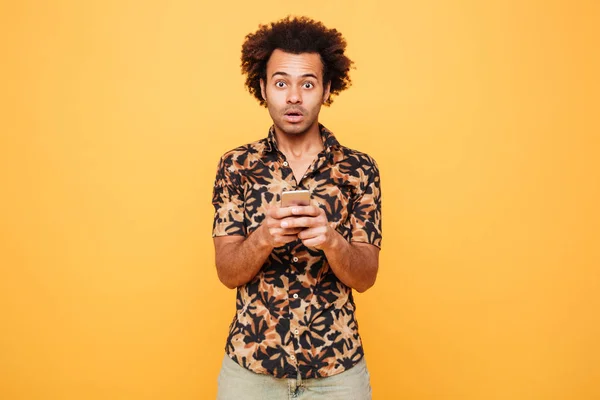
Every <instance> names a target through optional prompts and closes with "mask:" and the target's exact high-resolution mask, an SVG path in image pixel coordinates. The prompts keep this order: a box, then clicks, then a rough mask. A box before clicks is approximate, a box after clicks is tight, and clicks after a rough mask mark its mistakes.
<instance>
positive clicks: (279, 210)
mask: <svg viewBox="0 0 600 400" xmlns="http://www.w3.org/2000/svg"><path fill="white" fill-rule="evenodd" d="M267 215H268V216H269V217H271V218H274V219H282V218H286V217H289V216H291V215H293V214H292V207H279V206H273V207H271V208H270V209H269V210H268V211H267Z"/></svg>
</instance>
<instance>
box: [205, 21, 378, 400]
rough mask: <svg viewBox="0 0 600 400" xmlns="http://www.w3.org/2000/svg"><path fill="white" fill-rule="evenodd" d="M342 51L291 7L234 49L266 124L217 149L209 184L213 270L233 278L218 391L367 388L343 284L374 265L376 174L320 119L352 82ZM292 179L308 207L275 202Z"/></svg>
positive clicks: (336, 393) (330, 32)
mask: <svg viewBox="0 0 600 400" xmlns="http://www.w3.org/2000/svg"><path fill="white" fill-rule="evenodd" d="M345 48H346V42H345V40H344V38H343V37H342V36H341V34H340V33H339V32H337V31H336V30H335V29H327V28H326V27H325V26H323V24H322V23H320V22H316V21H314V20H311V19H308V18H290V17H288V18H285V19H283V20H280V21H277V22H275V23H272V24H270V25H264V26H260V27H259V29H258V31H257V32H255V33H254V34H249V35H248V36H247V37H246V40H245V42H244V44H243V46H242V71H243V72H244V73H245V74H246V75H247V79H246V86H247V87H248V89H249V91H250V93H251V94H253V95H254V96H255V97H256V98H257V100H258V101H259V102H260V104H261V105H264V106H266V107H267V108H268V110H269V114H270V115H271V118H272V119H273V125H272V127H271V128H270V130H269V133H268V137H267V138H265V139H262V140H259V141H256V142H253V143H250V144H247V145H245V146H241V147H238V148H236V149H234V150H231V151H229V152H227V153H226V154H225V155H223V156H222V157H221V160H220V163H219V167H218V171H217V177H216V181H215V187H214V195H213V204H214V206H215V221H214V226H213V237H214V244H215V253H216V266H217V273H218V276H219V279H220V280H221V282H222V283H223V284H225V286H227V287H228V288H232V289H233V288H237V305H236V307H237V310H236V315H235V317H234V319H233V322H232V324H231V326H230V330H229V336H228V338H227V344H226V348H225V350H226V356H225V358H224V360H223V365H222V368H221V373H220V375H219V389H218V391H219V393H218V398H219V399H260V400H268V399H282V400H283V399H288V398H292V397H294V398H299V399H327V400H332V399H360V400H364V399H370V398H371V387H370V383H369V374H368V371H367V369H366V364H365V360H364V353H363V348H362V343H361V339H360V336H359V333H358V326H357V322H356V318H355V313H354V310H355V306H354V300H353V296H352V289H355V290H357V291H359V292H364V291H365V290H367V289H368V288H370V287H371V286H372V285H373V284H374V282H375V278H376V275H377V269H378V260H379V247H380V245H381V196H380V184H379V172H378V169H377V165H376V163H375V161H374V160H373V159H372V158H371V157H369V156H368V155H366V154H364V153H360V152H358V151H355V150H351V149H348V148H346V147H344V146H342V145H340V144H339V142H338V141H337V139H336V138H335V136H334V135H333V133H331V131H329V130H328V129H326V128H325V127H324V126H323V125H321V124H320V123H319V122H318V117H319V111H320V109H321V105H323V104H326V105H329V104H331V102H332V100H331V98H332V96H334V95H337V94H338V93H339V92H341V91H342V90H344V89H346V88H347V87H348V86H349V85H350V78H349V76H348V72H349V70H350V67H351V65H352V61H350V59H348V57H346V55H344V50H345ZM300 189H303V190H308V191H310V194H311V203H310V205H308V206H291V207H282V206H281V204H280V199H281V193H282V192H283V191H288V190H300Z"/></svg>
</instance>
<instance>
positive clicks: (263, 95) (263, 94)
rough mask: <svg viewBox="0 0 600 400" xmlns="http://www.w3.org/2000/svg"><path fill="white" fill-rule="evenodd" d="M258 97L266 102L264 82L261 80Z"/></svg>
mask: <svg viewBox="0 0 600 400" xmlns="http://www.w3.org/2000/svg"><path fill="white" fill-rule="evenodd" d="M260 95H261V96H262V98H263V100H265V101H266V100H267V91H266V90H265V81H264V80H263V79H262V78H261V80H260Z"/></svg>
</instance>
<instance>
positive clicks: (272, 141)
mask: <svg viewBox="0 0 600 400" xmlns="http://www.w3.org/2000/svg"><path fill="white" fill-rule="evenodd" d="M319 131H320V132H321V140H323V146H324V147H325V154H327V155H328V156H332V155H333V152H334V150H339V149H340V147H341V145H340V142H338V140H337V139H336V138H335V135H334V134H333V132H331V131H330V130H329V129H327V128H325V126H323V125H322V124H319ZM264 151H265V153H269V152H277V151H279V149H278V148H277V138H276V137H275V125H271V127H270V128H269V135H268V136H267V144H266V146H265V150H264Z"/></svg>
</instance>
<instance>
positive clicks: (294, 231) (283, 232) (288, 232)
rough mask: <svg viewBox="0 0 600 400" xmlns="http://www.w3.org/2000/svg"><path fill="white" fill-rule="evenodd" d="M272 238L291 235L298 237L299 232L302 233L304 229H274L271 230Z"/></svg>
mask: <svg viewBox="0 0 600 400" xmlns="http://www.w3.org/2000/svg"><path fill="white" fill-rule="evenodd" d="M270 232H271V236H277V235H281V236H289V235H297V234H298V233H299V232H302V228H291V229H289V228H288V229H282V228H272V229H270Z"/></svg>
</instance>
